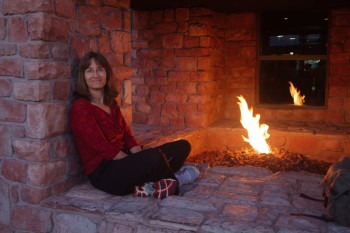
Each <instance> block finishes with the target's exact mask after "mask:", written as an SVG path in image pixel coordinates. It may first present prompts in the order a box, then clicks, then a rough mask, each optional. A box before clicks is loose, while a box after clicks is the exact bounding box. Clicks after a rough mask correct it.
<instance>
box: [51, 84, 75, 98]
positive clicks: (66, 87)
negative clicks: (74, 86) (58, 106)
mask: <svg viewBox="0 0 350 233" xmlns="http://www.w3.org/2000/svg"><path fill="white" fill-rule="evenodd" d="M70 87H71V82H70V80H59V81H55V82H54V83H53V87H52V88H53V90H52V98H53V99H54V100H68V98H69V94H70V93H71V88H70Z"/></svg>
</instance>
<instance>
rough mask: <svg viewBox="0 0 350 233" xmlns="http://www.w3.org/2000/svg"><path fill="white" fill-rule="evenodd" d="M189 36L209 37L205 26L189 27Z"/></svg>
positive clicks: (194, 25)
mask: <svg viewBox="0 0 350 233" xmlns="http://www.w3.org/2000/svg"><path fill="white" fill-rule="evenodd" d="M189 35H190V36H207V35H210V33H209V29H208V26H207V25H203V24H192V25H190V26H189Z"/></svg>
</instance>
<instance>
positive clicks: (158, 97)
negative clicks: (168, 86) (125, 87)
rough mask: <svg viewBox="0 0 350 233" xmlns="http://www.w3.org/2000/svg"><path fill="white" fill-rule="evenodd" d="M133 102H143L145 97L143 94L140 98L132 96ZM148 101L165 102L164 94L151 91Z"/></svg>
mask: <svg viewBox="0 0 350 233" xmlns="http://www.w3.org/2000/svg"><path fill="white" fill-rule="evenodd" d="M133 100H134V102H136V103H145V102H146V98H145V96H143V97H142V96H141V98H140V99H136V100H135V97H133ZM149 102H150V103H159V104H162V103H165V94H162V93H159V92H151V94H150V97H149Z"/></svg>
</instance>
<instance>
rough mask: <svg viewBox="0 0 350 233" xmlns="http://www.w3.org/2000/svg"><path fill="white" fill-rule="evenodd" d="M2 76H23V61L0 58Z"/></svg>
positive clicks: (0, 73)
mask: <svg viewBox="0 0 350 233" xmlns="http://www.w3.org/2000/svg"><path fill="white" fill-rule="evenodd" d="M0 67H1V69H0V76H14V77H22V76H23V60H22V59H8V58H3V59H1V58H0Z"/></svg>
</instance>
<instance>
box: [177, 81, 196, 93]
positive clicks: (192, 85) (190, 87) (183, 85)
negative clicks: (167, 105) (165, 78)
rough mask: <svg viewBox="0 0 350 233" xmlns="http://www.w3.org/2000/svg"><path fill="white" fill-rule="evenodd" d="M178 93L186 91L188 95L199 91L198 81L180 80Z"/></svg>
mask: <svg viewBox="0 0 350 233" xmlns="http://www.w3.org/2000/svg"><path fill="white" fill-rule="evenodd" d="M176 93H184V94H188V95H192V94H196V93H197V83H196V82H180V83H178V84H177V86H176Z"/></svg>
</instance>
